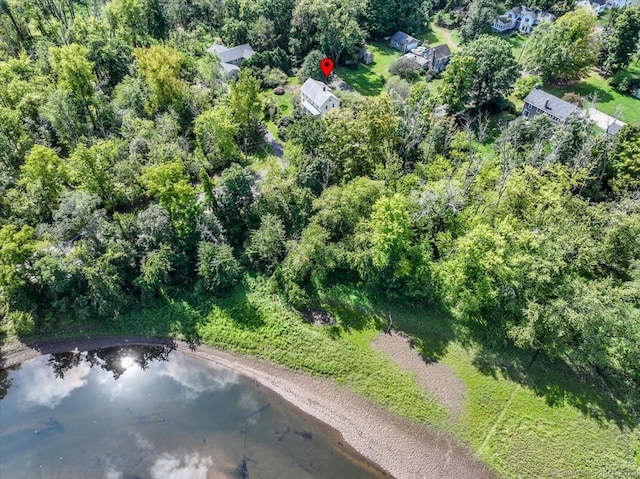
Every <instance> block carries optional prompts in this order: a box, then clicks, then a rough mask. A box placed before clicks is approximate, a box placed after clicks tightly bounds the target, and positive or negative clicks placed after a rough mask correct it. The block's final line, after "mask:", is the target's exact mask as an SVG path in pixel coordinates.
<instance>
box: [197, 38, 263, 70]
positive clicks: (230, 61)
mask: <svg viewBox="0 0 640 479" xmlns="http://www.w3.org/2000/svg"><path fill="white" fill-rule="evenodd" d="M207 51H208V52H209V53H211V54H212V55H217V56H219V57H220V60H221V62H220V66H222V68H223V69H224V71H225V72H226V74H227V78H236V77H237V76H238V73H239V72H240V65H242V62H244V61H245V60H247V59H249V58H251V57H252V56H253V55H254V54H255V53H256V52H255V51H254V50H253V48H251V45H249V44H248V43H245V44H244V45H238V46H237V47H233V48H227V47H225V46H224V45H217V44H216V45H212V46H210V47H209V48H207Z"/></svg>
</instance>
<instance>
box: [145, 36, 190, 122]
mask: <svg viewBox="0 0 640 479" xmlns="http://www.w3.org/2000/svg"><path fill="white" fill-rule="evenodd" d="M133 56H134V57H135V59H136V62H137V68H138V72H139V73H140V76H141V77H142V78H144V79H145V80H146V82H147V84H148V85H149V88H150V89H151V98H150V105H149V109H150V111H151V112H156V111H158V110H164V109H166V108H167V107H169V106H170V105H173V106H174V107H176V108H180V106H181V103H180V102H181V101H183V100H184V98H185V95H186V93H187V85H186V83H185V82H184V81H182V80H181V78H180V74H181V72H182V67H183V65H184V62H185V58H184V56H183V55H182V54H181V53H180V52H179V51H177V50H175V49H173V48H171V47H167V46H163V45H154V46H152V47H149V48H137V49H136V50H134V51H133Z"/></svg>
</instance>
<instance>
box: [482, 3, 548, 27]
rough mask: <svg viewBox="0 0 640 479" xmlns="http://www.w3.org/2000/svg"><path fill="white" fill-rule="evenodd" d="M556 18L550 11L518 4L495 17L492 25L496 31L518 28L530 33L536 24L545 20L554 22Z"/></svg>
mask: <svg viewBox="0 0 640 479" xmlns="http://www.w3.org/2000/svg"><path fill="white" fill-rule="evenodd" d="M555 19H556V17H555V16H554V15H552V14H551V13H549V12H542V11H540V10H534V9H533V8H529V7H525V6H518V7H513V8H512V9H511V10H507V11H506V12H504V13H503V14H502V15H500V16H499V17H497V18H496V19H494V20H493V25H492V27H493V29H494V30H495V31H497V32H501V33H502V32H508V31H510V30H513V29H516V28H517V29H518V31H519V32H520V33H524V34H529V33H531V31H532V30H533V27H535V26H536V25H539V24H540V23H543V22H553V21H555Z"/></svg>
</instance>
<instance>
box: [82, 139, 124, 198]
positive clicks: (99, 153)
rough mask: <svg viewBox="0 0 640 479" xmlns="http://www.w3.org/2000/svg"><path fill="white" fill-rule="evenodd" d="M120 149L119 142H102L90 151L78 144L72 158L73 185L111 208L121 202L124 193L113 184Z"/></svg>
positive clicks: (94, 145)
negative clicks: (98, 198) (96, 197)
mask: <svg viewBox="0 0 640 479" xmlns="http://www.w3.org/2000/svg"><path fill="white" fill-rule="evenodd" d="M121 148H122V144H121V143H120V142H119V141H116V140H101V141H98V142H96V143H95V144H93V145H92V146H91V147H89V148H87V147H86V146H85V145H83V144H81V145H78V147H77V148H76V149H75V150H74V151H73V153H72V154H71V157H70V158H69V164H70V167H71V168H70V178H71V183H72V184H73V185H74V186H75V187H77V188H79V189H80V190H82V191H86V192H87V193H91V194H94V195H97V196H99V197H100V198H102V200H103V201H104V203H105V205H106V206H107V207H108V208H113V207H114V206H117V205H118V204H119V202H120V201H121V200H122V192H121V191H120V188H119V187H118V185H116V183H115V181H114V180H115V171H114V167H115V165H116V164H117V162H118V161H119V160H120V156H121V154H120V150H121Z"/></svg>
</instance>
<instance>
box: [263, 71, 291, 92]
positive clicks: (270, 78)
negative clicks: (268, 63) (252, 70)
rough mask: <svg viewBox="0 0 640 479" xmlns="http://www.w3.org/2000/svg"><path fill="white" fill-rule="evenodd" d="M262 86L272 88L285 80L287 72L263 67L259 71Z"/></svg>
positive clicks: (282, 83)
mask: <svg viewBox="0 0 640 479" xmlns="http://www.w3.org/2000/svg"><path fill="white" fill-rule="evenodd" d="M260 78H262V87H263V88H273V87H276V86H278V85H284V84H285V83H286V82H287V74H286V73H285V72H283V71H282V70H280V69H279V68H271V67H264V68H263V69H262V71H261V72H260Z"/></svg>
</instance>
